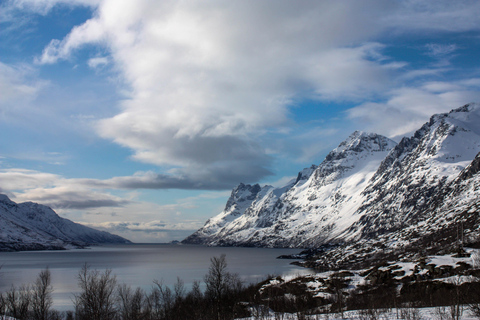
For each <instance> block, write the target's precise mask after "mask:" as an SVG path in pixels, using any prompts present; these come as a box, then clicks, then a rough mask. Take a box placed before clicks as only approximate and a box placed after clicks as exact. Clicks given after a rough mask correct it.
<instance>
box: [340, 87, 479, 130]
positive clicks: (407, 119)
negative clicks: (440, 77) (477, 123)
mask: <svg viewBox="0 0 480 320" xmlns="http://www.w3.org/2000/svg"><path fill="white" fill-rule="evenodd" d="M477 80H478V79H470V80H463V81H458V82H438V81H437V82H427V83H424V84H423V85H422V86H419V87H417V88H411V87H405V88H401V89H395V90H392V91H391V92H390V98H389V100H388V101H387V102H385V103H364V104H362V105H360V106H357V107H355V108H352V109H350V110H348V115H349V118H350V119H353V120H355V121H357V122H358V123H359V124H361V125H362V126H363V129H365V130H368V131H373V132H377V133H380V134H384V135H387V136H390V137H401V136H404V135H408V134H411V133H412V132H413V131H415V130H417V129H418V128H420V126H421V125H422V124H423V123H425V122H426V121H428V119H429V118H430V116H432V115H433V114H435V113H441V112H448V111H450V110H452V109H454V108H458V107H459V106H462V105H464V104H466V103H469V102H474V101H480V85H479V84H480V83H479V82H478V81H477Z"/></svg>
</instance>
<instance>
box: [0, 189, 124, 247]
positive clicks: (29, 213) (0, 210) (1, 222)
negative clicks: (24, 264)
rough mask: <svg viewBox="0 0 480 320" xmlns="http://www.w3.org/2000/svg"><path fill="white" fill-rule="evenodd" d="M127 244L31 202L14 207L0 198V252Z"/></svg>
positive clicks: (7, 200)
mask: <svg viewBox="0 0 480 320" xmlns="http://www.w3.org/2000/svg"><path fill="white" fill-rule="evenodd" d="M129 242H130V241H128V240H127V239H124V238H122V237H120V236H117V235H113V234H110V233H108V232H105V231H98V230H95V229H92V228H89V227H86V226H83V225H81V224H78V223H74V222H72V221H70V220H67V219H64V218H61V217H59V216H58V215H57V214H56V213H55V212H54V211H53V210H52V209H51V208H49V207H47V206H44V205H40V204H37V203H33V202H25V203H19V204H17V203H15V202H13V201H11V200H10V199H9V198H8V197H7V196H6V195H3V194H0V251H2V250H42V249H62V248H65V247H71V246H73V247H76V246H84V245H87V244H99V243H129Z"/></svg>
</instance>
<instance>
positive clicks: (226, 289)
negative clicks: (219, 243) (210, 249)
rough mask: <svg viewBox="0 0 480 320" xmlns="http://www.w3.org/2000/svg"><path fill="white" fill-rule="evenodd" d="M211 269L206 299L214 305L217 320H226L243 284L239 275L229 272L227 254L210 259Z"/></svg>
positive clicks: (206, 277)
mask: <svg viewBox="0 0 480 320" xmlns="http://www.w3.org/2000/svg"><path fill="white" fill-rule="evenodd" d="M210 262H211V264H210V267H209V269H208V272H207V274H206V275H205V278H204V280H205V284H206V290H205V297H206V298H207V299H208V300H209V301H210V302H211V303H212V306H213V310H212V311H213V313H214V314H215V315H214V317H215V319H218V320H220V319H224V318H226V317H227V314H229V313H232V312H233V311H232V310H229V308H230V309H233V305H234V304H235V297H234V296H235V294H236V293H237V292H239V291H240V290H241V289H242V282H241V280H240V277H239V276H238V275H237V274H232V273H230V272H228V271H227V259H226V256H225V254H222V255H220V257H213V258H211V259H210Z"/></svg>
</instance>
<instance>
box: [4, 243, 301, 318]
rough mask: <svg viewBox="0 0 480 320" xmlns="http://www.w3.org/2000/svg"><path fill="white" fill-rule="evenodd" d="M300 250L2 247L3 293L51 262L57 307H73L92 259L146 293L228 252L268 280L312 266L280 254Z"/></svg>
mask: <svg viewBox="0 0 480 320" xmlns="http://www.w3.org/2000/svg"><path fill="white" fill-rule="evenodd" d="M299 251H300V250H298V249H263V248H217V247H204V246H193V245H171V244H131V245H109V246H99V247H92V248H90V249H81V250H66V251H32V252H0V265H2V268H1V270H0V271H1V272H0V292H5V291H6V290H8V289H9V288H10V287H11V286H12V285H15V286H20V285H21V284H24V283H25V284H28V283H32V282H33V281H34V280H35V278H36V277H37V275H38V273H39V272H40V271H41V270H42V269H45V268H46V267H48V268H49V269H50V271H51V273H52V284H53V287H54V308H55V309H57V310H71V309H72V298H73V294H74V293H77V292H78V286H77V274H78V271H79V270H80V268H81V267H82V265H84V264H85V263H87V264H88V265H90V266H91V267H92V268H94V269H99V270H101V271H103V270H105V269H107V268H108V269H112V272H113V274H115V275H116V277H117V281H118V283H126V284H127V285H130V286H132V287H141V288H143V289H145V290H146V291H147V292H149V291H150V288H151V287H152V281H153V280H162V281H163V282H164V283H165V284H166V285H169V286H171V285H173V284H174V283H175V282H176V280H177V277H180V278H181V279H182V280H183V281H184V282H185V286H186V288H187V290H190V288H191V284H192V283H193V281H194V280H197V281H203V276H204V275H205V273H206V272H207V270H208V267H209V266H210V258H211V257H214V256H220V255H221V254H223V253H224V254H226V256H227V262H228V270H229V271H230V272H234V273H238V274H239V275H240V276H241V277H242V279H243V280H244V281H245V282H257V281H261V280H263V279H264V278H265V277H266V276H267V275H269V274H278V275H281V274H301V273H308V272H310V271H309V270H307V269H303V268H299V267H296V266H292V265H290V262H292V260H283V259H276V257H278V256H279V255H282V254H292V253H298V252H299Z"/></svg>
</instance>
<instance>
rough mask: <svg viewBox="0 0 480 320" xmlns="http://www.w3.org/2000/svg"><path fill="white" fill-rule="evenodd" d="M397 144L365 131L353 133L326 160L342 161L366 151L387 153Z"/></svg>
mask: <svg viewBox="0 0 480 320" xmlns="http://www.w3.org/2000/svg"><path fill="white" fill-rule="evenodd" d="M395 145H396V143H395V142H394V141H393V140H390V139H388V138H387V137H384V136H382V135H379V134H376V133H368V132H363V131H355V132H353V133H352V134H351V135H350V136H349V137H348V138H347V139H345V140H344V141H343V142H341V143H340V144H339V145H338V147H337V148H335V149H333V150H332V151H331V152H330V153H329V154H328V155H327V156H326V158H325V160H326V161H332V160H340V159H344V158H346V157H348V155H351V154H356V153H362V152H364V151H368V152H375V151H386V150H390V149H392V148H393V147H394V146H395Z"/></svg>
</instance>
